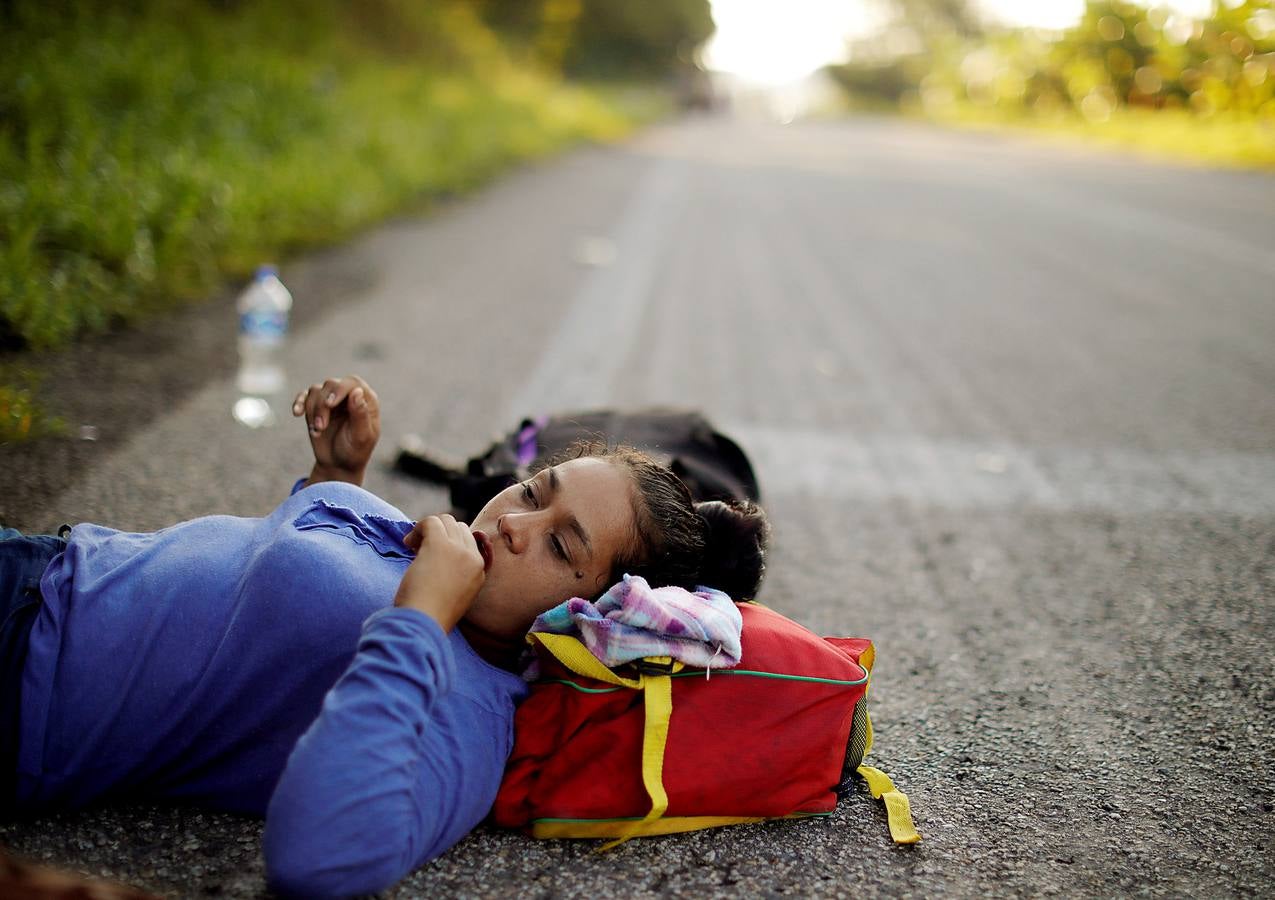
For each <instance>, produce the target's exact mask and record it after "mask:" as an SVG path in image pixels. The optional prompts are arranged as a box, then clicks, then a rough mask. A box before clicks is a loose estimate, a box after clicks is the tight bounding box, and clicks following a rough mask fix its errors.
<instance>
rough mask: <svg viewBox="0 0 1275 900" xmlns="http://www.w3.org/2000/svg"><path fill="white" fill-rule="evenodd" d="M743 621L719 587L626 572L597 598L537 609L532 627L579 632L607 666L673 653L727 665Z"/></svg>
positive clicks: (735, 654) (734, 658)
mask: <svg viewBox="0 0 1275 900" xmlns="http://www.w3.org/2000/svg"><path fill="white" fill-rule="evenodd" d="M743 627H744V620H743V617H742V616H740V614H739V608H738V607H736V606H735V604H734V602H733V601H732V600H731V598H730V597H728V596H727V595H726V594H723V593H722V592H721V591H715V590H713V589H712V588H706V587H701V588H699V589H697V590H695V591H688V590H686V589H684V588H680V587H659V588H653V587H651V586H650V585H649V584H647V583H646V579H645V578H643V577H641V576H640V575H625V576H624V580H623V581H621V582H620V583H619V584H616V585H615V586H614V587H612V588H611V589H610V590H608V591H607V592H606V593H605V594H603V595H602V596H601V597H600V598H598V602H597V603H590V602H589V601H588V600H585V599H583V598H580V597H573V598H572V599H570V600H567V601H566V602H565V603H560V604H558V605H557V606H555V607H554V608H553V609H551V610H549V611H548V612H545V613H541V615H540V616H539V617H538V618H537V619H536V622H535V624H534V625H532V626H531V630H532V631H543V632H548V633H550V634H569V635H572V636H573V637H577V638H579V639H580V640H581V641H582V642H583V643H584V645H585V646H586V647H588V648H589V652H590V653H592V654H593V655H594V656H596V657H597V658H598V659H600V660H601V661H602V662H603V663H604V664H605V665H607V666H619V665H623V664H624V663H629V662H633V661H634V660H637V659H642V658H643V657H646V656H671V657H673V659H676V660H680V661H681V662H683V663H685V664H686V665H688V666H698V667H702V668H729V667H731V666H735V665H738V664H739V657H740V652H741V651H740V644H739V638H740V633H741V632H742V631H743ZM529 674H531V673H529Z"/></svg>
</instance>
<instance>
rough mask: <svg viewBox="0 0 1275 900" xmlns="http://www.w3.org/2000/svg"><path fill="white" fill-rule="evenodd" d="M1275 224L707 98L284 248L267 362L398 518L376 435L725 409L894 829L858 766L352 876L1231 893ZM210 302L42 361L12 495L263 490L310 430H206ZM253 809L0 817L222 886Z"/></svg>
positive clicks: (725, 891) (1033, 166)
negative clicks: (319, 393)
mask: <svg viewBox="0 0 1275 900" xmlns="http://www.w3.org/2000/svg"><path fill="white" fill-rule="evenodd" d="M1273 247H1275V178H1272V177H1270V176H1268V175H1260V174H1246V173H1222V172H1214V171H1209V170H1204V169H1193V168H1183V167H1169V166H1163V165H1157V164H1151V163H1147V162H1145V161H1140V160H1137V159H1133V158H1128V157H1117V156H1111V155H1105V154H1098V153H1093V152H1089V151H1082V150H1078V149H1074V148H1059V147H1053V146H1045V145H1041V144H1037V143H1033V142H1030V141H1028V140H1026V139H1015V138H1004V137H994V136H986V135H978V134H966V133H952V132H947V131H942V130H937V129H933V128H930V127H926V126H923V125H919V124H905V123H898V122H892V121H875V120H854V121H848V122H837V123H808V124H794V125H790V126H787V127H784V126H779V125H768V124H761V123H748V122H737V121H731V120H729V119H702V120H689V121H685V122H681V123H677V124H673V125H669V126H666V127H661V128H658V129H655V130H653V131H650V132H648V133H646V134H645V135H643V136H642V137H641V138H639V139H638V140H635V141H634V142H632V143H630V144H628V145H626V146H623V147H619V148H611V149H591V150H584V151H580V152H577V153H574V154H572V155H570V156H568V157H566V158H564V159H561V160H558V161H555V162H552V163H548V164H545V165H543V166H540V167H537V168H534V169H530V170H524V171H522V172H520V173H518V174H516V175H514V176H511V177H509V178H506V179H505V180H503V181H502V182H500V183H499V184H497V185H495V186H494V187H492V188H490V189H488V190H486V191H484V192H482V193H480V194H478V195H476V196H474V197H472V198H469V199H467V200H465V201H463V202H456V203H453V204H450V205H448V206H447V207H446V208H445V209H443V210H442V211H441V212H439V213H438V214H436V215H433V216H431V217H428V218H425V219H423V220H410V221H409V220H405V221H400V222H397V223H394V224H391V225H390V226H388V227H386V228H384V229H382V230H380V231H377V232H375V233H373V234H370V235H368V236H366V237H365V238H364V239H361V240H359V241H357V242H355V243H353V244H351V245H349V246H347V247H344V248H341V249H339V250H336V251H333V252H329V253H326V254H322V255H319V256H315V257H312V258H309V259H304V260H299V261H296V262H294V263H292V264H291V265H287V266H285V267H284V268H283V272H282V274H283V277H284V279H285V281H287V282H288V283H290V284H291V285H292V286H293V288H294V290H295V292H296V293H297V309H298V327H297V329H296V330H295V332H294V334H293V336H292V338H291V342H290V346H289V373H290V375H291V376H292V380H293V381H294V382H295V384H296V385H297V386H298V387H299V386H301V385H303V384H308V383H309V382H311V381H313V380H316V379H321V378H322V377H324V376H326V375H330V374H341V373H344V372H347V371H357V372H359V373H361V374H363V375H365V376H366V377H367V378H369V379H370V380H371V382H372V383H373V384H374V385H375V386H376V387H377V388H378V390H379V392H380V397H381V402H382V405H383V422H384V426H385V436H384V438H383V441H382V447H381V449H380V450H379V451H378V457H377V460H378V463H379V466H378V467H377V470H376V471H375V472H374V473H373V474H372V475H371V476H370V478H369V484H368V486H369V487H370V488H371V489H372V490H374V491H376V492H379V493H381V494H383V495H384V496H386V497H387V498H389V499H390V500H391V501H392V502H394V503H395V504H397V505H399V506H400V507H401V508H403V509H405V510H407V511H408V512H414V513H423V512H429V511H436V510H438V509H440V508H442V506H443V496H442V494H441V493H440V492H439V491H437V490H435V489H432V488H428V487H424V486H421V485H419V484H416V483H413V482H411V481H409V480H406V479H402V478H399V477H396V476H395V475H393V474H392V473H391V472H389V470H388V463H389V462H390V460H391V459H392V458H393V448H394V445H395V442H396V440H397V439H398V438H399V437H400V436H401V435H403V434H405V433H407V432H418V433H420V434H422V435H424V436H426V438H427V439H428V441H429V442H430V443H431V444H432V445H433V446H435V447H438V448H441V449H444V450H450V451H454V452H457V453H465V452H468V451H472V450H475V449H477V448H479V447H481V446H482V445H483V444H484V443H485V441H486V440H487V439H488V438H489V437H490V436H491V435H492V434H493V433H494V432H496V431H499V430H503V429H505V428H507V427H508V426H509V425H510V424H511V423H513V422H516V421H517V420H518V419H519V418H521V417H522V416H523V415H524V414H527V413H532V412H537V411H542V410H562V409H572V408H581V407H588V406H593V405H598V404H608V405H625V406H627V405H636V404H645V403H653V402H673V403H678V404H688V405H694V406H699V407H702V408H703V409H705V410H706V411H707V412H708V413H709V414H710V416H712V417H713V418H714V419H715V420H717V421H718V422H719V423H720V424H721V425H722V427H723V428H724V429H725V430H727V431H729V432H731V433H733V434H735V435H736V436H737V437H738V438H739V440H740V441H741V443H742V444H743V445H744V446H745V447H746V448H747V449H748V450H749V451H750V452H751V454H752V455H753V457H754V459H755V461H756V463H757V467H758V470H759V474H760V478H761V483H762V487H763V491H764V493H765V501H766V505H767V507H768V508H769V511H770V513H771V516H772V517H773V520H774V546H773V553H772V561H771V566H770V571H769V576H768V579H767V582H766V585H765V588H764V590H763V592H762V595H761V599H762V600H763V601H765V602H766V603H768V604H769V605H771V606H773V607H776V608H778V609H779V610H781V611H783V612H785V613H787V614H789V615H791V616H793V617H794V618H796V619H798V620H799V621H801V622H802V623H804V624H806V625H807V626H809V627H810V628H812V629H814V630H816V631H819V632H821V633H825V634H842V635H862V636H868V637H871V638H873V639H874V640H875V641H876V643H877V648H878V657H877V658H878V663H877V667H876V671H875V674H874V680H873V698H872V699H873V706H872V709H873V717H874V721H875V724H876V733H877V744H876V747H875V749H874V751H873V753H872V755H871V757H870V761H872V762H874V764H875V765H877V766H879V767H881V768H883V769H885V770H886V771H887V772H889V773H890V774H891V775H893V776H894V778H895V780H896V782H897V783H898V785H899V787H900V788H901V789H902V790H904V791H906V792H907V793H908V795H909V796H910V798H911V800H912V804H913V809H914V813H915V817H916V822H917V826H918V828H919V830H920V831H921V832H922V834H923V835H924V840H923V842H922V843H921V844H919V845H916V846H914V847H910V848H898V847H895V846H893V845H892V844H891V843H890V840H889V837H888V834H887V831H886V826H885V817H884V811H883V810H882V809H881V807H880V805H879V804H878V803H876V802H874V801H872V800H871V798H870V797H869V796H867V794H866V792H862V791H861V792H860V793H859V794H857V795H855V796H853V797H851V798H849V799H848V800H846V801H844V802H843V803H842V805H841V807H840V808H839V810H838V812H837V814H836V815H835V816H833V817H832V818H830V819H827V820H818V821H809V822H804V823H791V822H779V823H772V824H764V825H757V826H742V827H736V828H731V829H724V830H717V831H709V832H701V833H697V834H690V835H684V836H676V837H669V838H657V839H648V840H638V841H633V842H630V843H629V844H627V845H625V846H623V847H621V848H619V849H618V850H615V851H613V852H611V853H608V854H605V855H599V854H596V853H594V852H593V848H592V845H591V844H589V843H587V842H557V843H539V842H535V841H533V840H531V839H529V838H525V837H523V836H521V835H518V834H510V833H503V832H500V831H497V830H494V829H491V828H486V827H484V828H482V829H480V830H479V831H478V832H477V833H476V834H475V835H473V836H472V837H470V838H469V839H467V840H466V841H464V842H463V843H462V844H461V845H459V846H458V847H457V848H456V849H454V850H453V851H451V852H450V853H448V854H446V855H445V856H444V857H443V858H442V859H440V860H438V861H436V862H434V863H431V864H430V865H427V866H425V867H424V868H423V869H421V870H420V871H418V872H416V873H415V874H413V875H412V876H411V877H410V878H408V879H407V880H406V881H404V882H403V883H402V884H400V885H399V886H398V887H397V888H395V889H394V890H393V891H391V892H390V895H391V896H395V897H414V896H466V897H471V896H476V897H483V896H491V897H505V896H524V895H525V896H542V897H589V898H605V897H656V896H660V897H663V896H680V897H712V896H721V897H727V896H773V895H779V894H785V895H792V896H801V897H805V896H849V895H856V896H860V895H866V896H904V895H912V896H932V895H935V894H947V895H952V896H970V897H973V896H982V895H985V894H989V893H991V894H997V895H1011V896H1012V895H1040V894H1060V895H1066V896H1110V895H1116V894H1126V893H1128V894H1137V895H1150V896H1181V895H1198V896H1231V895H1240V896H1254V895H1261V894H1265V895H1267V896H1270V895H1271V894H1272V891H1275V887H1273V885H1275V812H1273V811H1272V805H1273V804H1275V752H1273V751H1272V747H1275V671H1273V665H1275V663H1273V659H1275V657H1273V655H1272V652H1271V645H1272V638H1273V637H1275V603H1273V602H1272V600H1273V598H1275V570H1273V568H1272V567H1273V565H1275V251H1273V250H1272V248H1273ZM174 323H176V324H174ZM233 329H234V316H233V310H232V306H231V303H230V302H229V301H225V300H223V301H218V302H216V303H213V304H212V305H210V306H209V307H206V308H204V309H202V310H200V311H196V312H194V313H191V314H188V315H187V316H186V317H185V318H183V317H177V318H176V319H174V320H171V321H168V322H165V323H160V324H159V325H157V326H156V327H155V329H154V330H153V331H151V332H148V334H150V335H152V336H154V335H158V337H153V338H147V337H145V336H143V337H137V336H133V337H128V336H125V337H123V338H118V339H113V340H114V342H112V340H108V341H105V342H100V345H99V346H97V347H96V348H95V349H94V348H91V349H90V350H89V351H87V353H88V355H87V356H86V357H82V358H87V359H90V360H97V361H99V362H100V363H101V366H102V367H101V368H100V369H97V370H93V369H91V368H86V367H85V365H84V364H83V363H82V362H76V361H75V359H73V358H72V357H69V356H68V357H64V358H63V359H62V361H61V362H60V363H57V362H56V361H55V363H56V365H54V370H55V371H58V370H57V368H56V366H57V365H61V366H62V369H61V370H60V371H63V372H64V373H65V377H57V378H55V379H54V387H55V388H58V389H61V390H62V391H63V392H64V394H65V395H66V396H65V398H64V399H65V400H66V403H67V404H69V406H68V408H71V409H73V410H74V412H73V414H72V415H73V418H72V419H71V421H70V423H69V424H70V425H71V429H72V433H75V431H76V428H77V427H78V425H79V424H82V423H86V424H93V425H95V426H97V428H98V429H99V439H98V440H97V441H96V442H87V441H84V442H80V443H79V444H76V446H75V447H73V448H71V449H70V450H65V449H64V450H62V451H58V450H52V449H47V447H48V446H49V445H47V444H46V445H40V446H41V447H45V448H46V449H44V450H41V451H40V453H39V454H37V455H38V456H39V458H40V459H42V460H46V461H47V460H49V459H59V460H61V459H62V457H59V456H58V455H57V454H58V453H67V454H70V455H69V456H67V457H66V459H68V460H70V462H69V463H66V462H63V463H59V466H58V467H57V469H56V470H55V471H52V472H51V471H50V470H49V467H48V466H47V465H44V467H43V468H41V466H42V464H41V463H40V462H39V461H38V460H37V461H36V462H32V461H31V459H30V457H31V455H32V451H31V450H29V449H28V450H26V451H21V450H20V451H9V455H8V462H6V466H5V468H6V470H7V471H9V472H10V474H9V475H7V476H5V477H6V478H11V479H12V478H14V477H15V476H14V475H13V474H12V473H14V472H18V473H25V474H24V476H23V477H24V484H26V485H27V486H26V487H23V486H21V485H18V484H16V483H15V484H14V485H13V486H12V490H10V489H8V488H6V491H5V496H8V497H10V498H12V497H15V496H22V497H25V498H26V499H25V500H23V501H22V503H21V504H19V505H17V506H15V505H13V502H12V501H11V500H10V501H5V502H6V506H5V508H4V509H3V510H0V513H2V514H3V516H4V518H5V519H6V520H7V522H8V523H9V524H13V525H17V526H19V527H23V528H28V529H48V528H51V527H55V526H56V525H57V524H59V523H61V522H63V521H67V522H75V521H95V522H101V523H104V524H109V525H113V526H116V527H121V528H128V529H153V528H157V527H160V526H163V525H166V524H170V523H172V522H174V521H177V520H180V519H185V518H188V517H192V516H197V515H202V514H206V513H218V512H232V513H237V514H243V515H257V514H263V513H265V512H266V511H268V510H269V509H270V508H271V507H272V505H273V504H274V503H276V502H277V500H278V499H280V498H281V497H283V496H284V495H286V493H287V490H288V487H289V485H290V484H291V482H292V480H293V479H294V478H296V477H297V476H298V475H301V474H304V473H305V472H306V471H307V470H308V467H309V451H308V445H307V442H306V439H305V435H304V433H303V429H302V427H300V426H299V425H296V424H295V423H294V422H292V421H291V420H289V421H287V422H285V423H282V424H281V426H280V427H277V428H273V429H266V430H262V431H255V432H253V431H248V430H246V429H243V428H241V427H239V426H237V425H236V424H235V423H234V422H233V421H232V420H231V418H230V414H229V411H230V408H231V405H232V403H233V401H234V399H235V394H234V388H233V384H232V379H231V378H230V377H229V376H230V374H231V372H232V365H233V343H232V335H233ZM121 347H122V348H124V349H121ZM187 351H189V354H190V355H189V356H187ZM93 354H97V355H96V356H95V355H93ZM141 357H145V358H141ZM166 372H167V373H168V374H165V373H166ZM119 385H123V387H118V386H119ZM77 404H78V405H77ZM121 423H123V424H121ZM24 454H25V456H24ZM31 485H35V487H32V486H31ZM23 491H25V493H22V492H23ZM703 764H704V765H705V766H706V767H714V766H728V765H730V758H729V756H723V757H722V758H719V759H705V760H704V761H703ZM259 834H260V825H259V823H257V822H255V821H248V820H242V819H237V818H233V817H228V816H221V815H214V814H209V813H200V812H197V811H192V810H173V809H162V808H141V809H125V810H120V809H114V810H98V811H91V812H85V813H78V814H67V815H60V816H56V817H52V818H49V819H45V820H41V821H37V822H33V823H27V824H22V825H11V826H5V827H3V828H0V842H3V843H4V844H6V845H7V846H9V847H10V848H11V849H12V850H14V851H16V852H19V853H22V854H25V855H27V856H29V857H31V858H34V859H36V860H37V861H45V862H49V863H53V864H57V865H61V866H65V867H70V868H77V869H80V870H83V871H86V872H89V873H92V874H95V875H97V874H104V875H108V876H111V877H114V878H118V879H121V880H124V881H127V882H129V883H133V884H137V885H140V886H143V887H146V888H149V889H152V890H155V891H158V892H161V893H167V894H171V895H176V896H194V897H197V896H229V897H245V896H255V895H257V894H259V893H261V892H262V891H263V890H264V881H263V875H262V864H261V858H260V849H259V843H258V839H259Z"/></svg>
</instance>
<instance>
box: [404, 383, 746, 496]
mask: <svg viewBox="0 0 1275 900" xmlns="http://www.w3.org/2000/svg"><path fill="white" fill-rule="evenodd" d="M582 440H583V441H587V440H596V441H602V442H604V443H607V444H612V445H614V444H626V445H628V446H630V447H635V448H637V449H638V450H641V451H643V452H645V453H646V454H648V455H649V456H651V457H652V458H653V459H655V461H656V462H658V463H661V464H662V465H665V466H668V467H669V468H670V469H672V470H673V472H674V473H676V474H677V476H678V477H679V478H681V479H682V481H683V482H685V483H686V486H687V488H689V489H690V492H691V496H692V497H694V498H695V499H696V500H697V501H698V500H752V501H754V502H757V501H759V500H760V499H761V494H760V491H759V489H758V487H757V477H756V476H755V475H754V474H753V467H752V464H751V463H750V462H749V461H748V457H747V456H746V455H745V454H744V451H743V450H741V449H740V447H739V445H738V444H736V443H735V442H734V441H733V440H731V439H730V438H728V437H727V436H726V435H724V434H722V433H721V432H720V431H717V430H716V429H715V428H713V426H712V425H711V424H710V423H709V421H708V420H707V419H706V418H704V416H703V415H701V414H700V413H698V412H694V411H691V410H678V409H664V408H656V409H645V410H639V411H636V412H627V413H626V412H617V411H615V410H596V411H593V412H583V413H570V414H564V415H557V416H540V417H538V418H535V419H524V420H523V421H522V423H521V424H520V425H519V426H518V428H516V429H514V430H513V431H511V432H509V434H507V435H505V436H504V437H503V438H500V439H499V440H497V441H496V442H495V443H493V444H492V445H491V446H490V447H489V448H488V449H487V451H486V452H485V453H483V454H482V455H481V456H475V457H473V458H472V459H470V460H469V461H468V462H467V463H465V464H464V465H463V466H460V465H456V464H449V463H447V462H445V461H443V460H441V459H440V458H439V457H438V456H436V455H433V454H430V453H428V452H426V451H425V450H424V449H423V448H422V447H421V446H420V442H419V441H417V440H413V439H408V440H405V441H404V443H403V445H401V446H400V449H399V455H398V458H397V459H396V460H395V462H394V467H395V468H396V469H398V470H399V471H400V472H403V473H405V474H408V475H413V476H416V477H418V478H422V479H424V480H426V481H433V482H437V483H440V484H446V485H447V486H448V488H449V490H450V493H451V502H452V508H453V510H454V511H455V514H456V516H457V517H458V518H460V519H463V520H465V521H470V520H472V519H473V518H474V516H476V515H478V511H479V510H481V509H482V508H483V506H484V505H485V504H486V503H487V501H488V500H490V499H491V498H492V497H494V496H495V495H496V494H498V493H499V492H500V491H502V490H504V489H505V488H506V487H508V486H509V485H511V484H514V483H515V482H517V481H520V480H522V479H523V478H525V477H526V476H527V474H528V472H529V470H530V469H532V468H533V467H534V466H535V465H536V464H537V463H540V462H543V461H544V460H546V459H548V458H550V457H552V456H554V455H555V454H557V453H560V452H561V451H563V450H565V449H567V448H568V447H570V446H571V445H572V444H574V443H576V442H578V441H582Z"/></svg>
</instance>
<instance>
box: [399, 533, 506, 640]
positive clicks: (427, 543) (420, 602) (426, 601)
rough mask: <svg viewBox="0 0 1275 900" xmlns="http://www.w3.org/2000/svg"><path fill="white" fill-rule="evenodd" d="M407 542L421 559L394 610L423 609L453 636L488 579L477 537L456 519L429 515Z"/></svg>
mask: <svg viewBox="0 0 1275 900" xmlns="http://www.w3.org/2000/svg"><path fill="white" fill-rule="evenodd" d="M403 543H404V544H405V545H406V546H407V547H408V549H410V550H415V551H416V559H414V560H412V564H411V565H410V566H408V567H407V571H406V572H405V573H404V574H403V580H402V581H401V582H399V585H398V593H397V594H395V596H394V605H395V606H406V607H410V608H412V609H417V610H420V611H421V612H423V613H425V614H426V615H427V616H430V617H431V618H432V619H433V620H434V621H435V622H437V623H438V624H439V625H441V626H442V627H443V630H444V631H451V630H452V628H453V627H455V625H456V623H457V622H459V621H460V620H461V618H462V617H464V615H465V613H466V612H468V611H469V607H470V604H472V603H473V602H474V597H476V596H477V595H478V591H479V589H480V588H482V586H483V582H484V581H485V580H486V578H487V575H486V570H485V566H484V565H483V555H482V553H481V552H479V550H478V543H477V541H476V540H475V539H474V535H473V534H472V533H471V532H470V530H469V526H468V525H466V524H465V523H464V522H457V521H456V520H455V519H454V518H452V517H451V516H446V515H444V516H427V517H425V518H424V519H421V520H420V521H419V522H417V523H416V527H415V528H413V529H412V530H411V531H410V532H409V533H408V534H407V536H406V537H404V538H403Z"/></svg>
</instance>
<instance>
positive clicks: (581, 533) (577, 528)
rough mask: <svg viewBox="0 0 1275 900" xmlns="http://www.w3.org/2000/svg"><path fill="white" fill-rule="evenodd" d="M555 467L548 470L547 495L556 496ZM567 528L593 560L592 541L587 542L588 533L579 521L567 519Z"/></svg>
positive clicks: (556, 473) (557, 482)
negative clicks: (573, 533)
mask: <svg viewBox="0 0 1275 900" xmlns="http://www.w3.org/2000/svg"><path fill="white" fill-rule="evenodd" d="M557 468H558V467H557V466H552V467H550V469H549V493H551V494H556V493H557V492H558V487H559V485H560V482H559V481H558V472H557ZM567 527H568V528H570V529H571V530H572V531H574V532H575V533H576V537H577V538H579V539H580V543H581V544H583V545H584V552H585V553H587V554H588V556H589V559H593V541H591V540H589V532H587V531H585V530H584V526H583V525H581V524H580V520H579V519H577V518H576V517H575V516H570V517H568V519H567Z"/></svg>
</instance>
